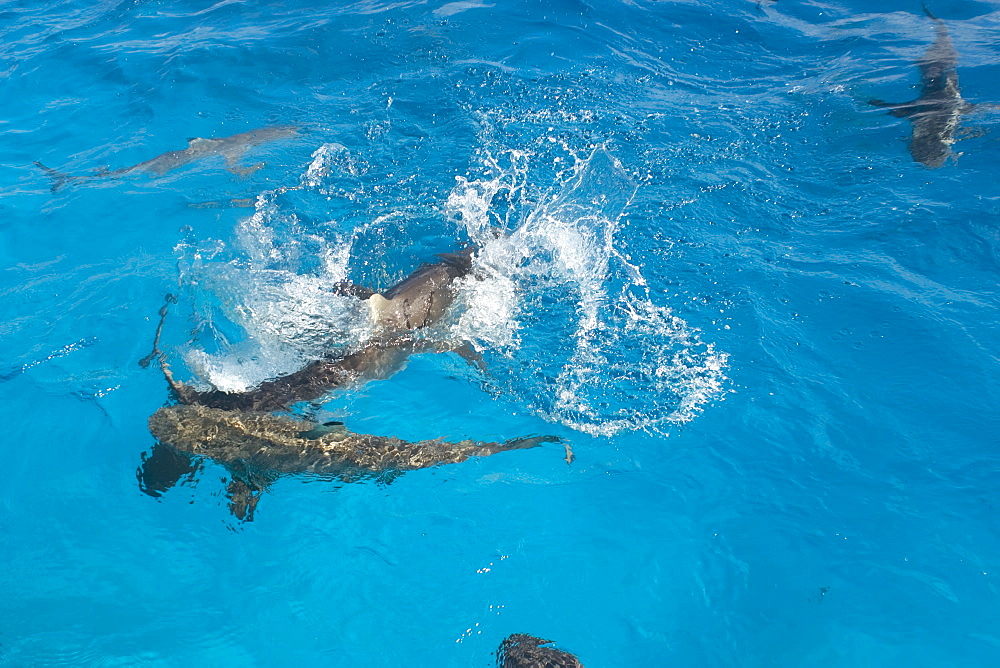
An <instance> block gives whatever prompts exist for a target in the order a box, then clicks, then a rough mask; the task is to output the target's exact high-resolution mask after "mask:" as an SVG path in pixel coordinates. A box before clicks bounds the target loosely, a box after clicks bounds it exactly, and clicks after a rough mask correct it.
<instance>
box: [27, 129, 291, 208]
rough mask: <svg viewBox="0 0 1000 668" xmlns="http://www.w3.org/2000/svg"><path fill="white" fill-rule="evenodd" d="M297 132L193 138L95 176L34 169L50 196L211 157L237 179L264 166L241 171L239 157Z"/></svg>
mask: <svg viewBox="0 0 1000 668" xmlns="http://www.w3.org/2000/svg"><path fill="white" fill-rule="evenodd" d="M298 131H299V129H298V128H297V127H295V126H291V125H276V126H273V127H267V128H259V129H257V130H251V131H250V132H241V133H240V134H235V135H231V136H229V137H218V138H213V137H207V138H206V137H194V138H192V139H188V146H187V148H185V149H182V150H179V151H167V152H166V153H163V154H161V155H158V156H156V157H155V158H152V159H150V160H146V161H145V162H140V163H139V164H136V165H131V166H129V167H122V168H121V169H115V170H113V171H109V170H106V169H105V170H102V171H99V172H97V173H95V174H86V175H75V176H74V175H70V174H65V173H63V172H60V171H58V170H56V169H52V168H51V167H46V166H45V165H43V164H42V163H40V162H37V161H36V162H35V165H36V166H37V167H39V168H41V169H42V170H44V171H45V173H46V174H48V175H49V176H51V177H52V191H53V192H55V191H57V190H59V189H60V188H62V187H63V186H64V185H66V184H67V183H71V182H73V181H82V180H87V179H108V178H118V177H121V176H125V175H127V174H132V173H135V172H149V173H150V174H154V175H155V176H163V175H164V174H166V173H167V172H169V171H171V170H173V169H177V168H178V167H183V166H184V165H187V164H190V163H192V162H194V161H195V160H201V159H202V158H211V157H223V158H225V160H226V168H227V169H229V171H231V172H233V173H235V174H239V175H240V176H247V175H249V174H252V173H253V172H255V171H257V170H258V169H260V168H261V167H263V166H264V163H262V162H260V163H257V164H255V165H251V166H249V167H242V166H240V164H239V161H240V159H241V158H242V157H243V154H244V153H246V152H247V151H248V150H249V149H251V148H253V147H254V146H259V145H260V144H266V143H268V142H272V141H277V140H279V139H285V138H287V137H294V136H295V135H296V134H298Z"/></svg>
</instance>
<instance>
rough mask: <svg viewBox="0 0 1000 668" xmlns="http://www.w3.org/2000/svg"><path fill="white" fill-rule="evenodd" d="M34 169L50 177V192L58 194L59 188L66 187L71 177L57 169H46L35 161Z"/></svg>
mask: <svg viewBox="0 0 1000 668" xmlns="http://www.w3.org/2000/svg"><path fill="white" fill-rule="evenodd" d="M35 167H38V168H39V169H41V170H42V171H43V172H45V173H46V174H48V175H49V176H51V177H52V192H58V191H59V189H60V188H62V187H63V186H64V185H66V184H67V183H68V182H69V181H70V180H71V179H72V178H73V177H72V176H70V175H69V174H67V173H65V172H60V171H59V170H58V169H52V168H51V167H46V166H45V165H43V164H42V163H40V162H39V161H37V160H35Z"/></svg>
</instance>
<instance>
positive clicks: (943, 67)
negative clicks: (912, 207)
mask: <svg viewBox="0 0 1000 668" xmlns="http://www.w3.org/2000/svg"><path fill="white" fill-rule="evenodd" d="M923 9H924V13H925V14H927V16H928V17H930V18H931V19H932V20H933V21H934V29H935V31H936V33H937V37H936V38H935V40H934V43H933V44H932V45H931V46H930V48H929V49H927V53H925V54H924V56H923V57H922V58H921V59H920V60H918V61H917V67H918V68H919V69H920V83H921V84H922V86H923V88H922V89H921V91H920V97H918V98H917V99H915V100H912V101H910V102H901V103H893V102H884V101H882V100H869V102H868V103H869V104H871V105H873V106H876V107H884V108H887V109H889V110H890V111H889V113H890V114H892V115H893V116H896V117H898V118H906V119H909V121H910V123H911V124H912V125H913V134H912V135H911V137H910V143H909V148H910V155H912V156H913V159H914V160H916V161H917V162H919V163H921V164H922V165H925V166H926V167H930V168H932V169H933V168H935V167H940V166H942V165H943V164H944V163H945V161H946V160H947V159H948V158H949V157H954V158H955V159H957V157H958V155H959V154H956V153H954V152H953V151H952V150H951V147H952V145H953V144H954V143H955V132H956V131H957V130H958V127H959V123H960V121H961V118H962V115H964V114H968V113H969V112H971V111H972V110H973V109H974V108H975V105H973V104H971V103H969V102H967V101H966V100H964V99H962V94H961V91H960V90H959V87H958V72H957V70H956V69H955V68H956V66H957V65H958V52H956V51H955V47H954V46H953V45H952V43H951V37H950V36H949V35H948V28H947V27H945V25H944V21H942V20H941V19H939V18H938V17H936V16H934V14H932V13H931V11H930V10H929V9H927V7H926V5H924V6H923Z"/></svg>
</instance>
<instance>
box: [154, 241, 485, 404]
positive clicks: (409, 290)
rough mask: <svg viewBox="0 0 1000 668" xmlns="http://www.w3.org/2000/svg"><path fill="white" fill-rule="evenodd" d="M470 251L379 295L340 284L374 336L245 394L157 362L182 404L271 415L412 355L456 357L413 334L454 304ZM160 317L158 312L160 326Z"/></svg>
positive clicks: (446, 257)
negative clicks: (362, 306)
mask: <svg viewBox="0 0 1000 668" xmlns="http://www.w3.org/2000/svg"><path fill="white" fill-rule="evenodd" d="M474 252H475V248H474V247H471V246H470V247H469V248H466V249H465V250H463V251H461V252H458V253H442V254H440V255H438V256H437V257H438V261H437V262H431V263H426V264H423V265H421V266H420V267H418V268H417V270H416V271H414V272H413V273H412V274H410V275H409V276H407V277H406V278H405V279H403V280H402V281H400V282H399V283H397V284H396V285H394V286H392V287H391V288H389V289H388V290H386V291H385V292H384V293H378V292H375V291H373V290H371V289H368V288H365V287H362V286H358V285H353V284H350V283H341V284H340V285H339V286H338V287H337V289H338V291H339V292H340V293H342V294H350V295H353V296H356V297H358V298H361V299H364V300H365V301H366V302H367V303H368V304H369V306H370V309H371V315H372V320H373V324H374V326H375V332H376V336H375V337H374V338H373V339H371V340H369V341H368V342H366V343H365V344H364V345H363V346H361V347H360V348H359V349H358V350H355V351H354V352H351V353H349V354H346V355H342V356H338V357H330V358H322V359H319V360H316V361H314V362H311V363H309V364H307V365H306V366H305V367H303V368H302V369H300V370H298V371H295V372H293V373H290V374H288V375H285V376H281V377H279V378H275V379H273V380H268V381H264V382H263V383H261V384H260V385H258V386H257V387H255V388H253V389H251V390H247V391H245V392H225V391H222V390H197V389H195V388H194V387H191V386H190V385H184V384H182V383H179V382H177V381H176V380H175V379H174V377H173V374H172V373H171V371H170V369H169V367H168V366H167V365H166V364H165V363H162V358H161V366H162V367H163V371H164V374H165V376H166V378H167V383H168V384H169V385H170V389H171V390H172V392H173V394H174V396H175V398H176V399H177V401H179V402H180V403H183V404H197V405H200V406H208V407H211V408H222V409H226V410H240V411H276V410H284V409H287V408H289V407H290V406H291V405H292V404H294V403H298V402H300V401H312V400H314V399H317V398H319V397H321V396H323V395H324V394H326V393H327V392H330V391H331V390H334V389H337V388H339V387H343V386H345V385H347V384H349V383H351V382H353V381H355V380H358V379H360V378H386V377H388V376H390V375H392V373H394V372H395V371H396V370H398V369H399V368H400V367H401V366H402V364H403V362H405V361H406V358H407V357H409V356H410V355H411V354H414V353H418V352H431V351H440V350H456V351H457V352H462V348H461V347H460V346H459V347H455V346H451V347H449V346H447V345H444V344H441V343H434V342H432V341H428V340H426V339H422V338H419V337H417V336H414V333H415V332H417V331H418V330H421V329H424V328H427V327H429V326H431V325H433V324H435V323H436V322H438V321H439V320H440V319H441V318H442V317H443V316H444V314H445V313H446V312H447V310H448V307H449V306H451V303H452V302H453V301H454V299H455V289H454V285H453V283H454V281H455V279H457V278H460V277H462V276H465V275H467V274H468V273H469V271H471V269H472V255H473V253H474ZM165 314H166V313H165V311H163V310H161V313H160V317H161V323H162V318H163V316H164V315H165ZM157 333H159V329H158V330H157ZM157 340H158V339H157ZM153 347H154V353H151V354H150V356H148V357H147V358H146V359H145V360H143V362H145V363H146V364H148V363H149V361H151V359H152V358H153V357H154V356H155V354H156V353H158V352H159V351H158V349H157V346H156V344H155V343H154V346H153ZM143 366H145V364H143Z"/></svg>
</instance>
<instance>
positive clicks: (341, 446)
mask: <svg viewBox="0 0 1000 668" xmlns="http://www.w3.org/2000/svg"><path fill="white" fill-rule="evenodd" d="M474 252H475V249H474V248H472V247H470V248H467V249H465V250H463V251H461V252H459V253H446V254H442V255H438V261H437V262H432V263H427V264H423V265H421V266H420V267H419V268H418V269H417V270H416V271H414V272H413V273H412V274H410V275H409V276H408V277H407V278H405V279H403V280H402V281H401V282H399V283H397V284H396V285H394V286H393V287H391V288H390V289H388V290H386V291H385V292H383V293H376V292H374V291H372V290H370V289H367V288H363V287H360V286H356V285H353V284H347V283H344V284H341V285H340V286H339V291H341V292H342V293H344V294H350V295H353V296H355V297H358V298H359V299H365V300H368V301H369V302H371V300H372V299H374V303H370V306H371V313H372V319H373V322H374V324H375V326H376V327H375V331H376V333H377V337H376V338H375V339H374V340H372V341H369V342H367V343H366V344H365V345H363V346H362V347H361V348H360V349H358V350H356V351H354V352H352V353H349V354H346V355H342V356H339V357H330V358H324V359H320V360H316V361H314V362H312V363H310V364H307V365H306V366H305V367H303V368H302V369H300V370H298V371H295V372H293V373H290V374H287V375H285V376H281V377H278V378H275V379H272V380H268V381H265V382H263V383H261V384H260V385H258V386H256V387H255V388H253V389H251V390H248V391H245V392H224V391H221V390H197V389H196V388H194V387H192V386H190V385H186V384H183V383H179V382H178V381H177V380H176V379H175V378H174V376H173V373H172V372H171V370H170V368H169V366H168V364H167V363H166V361H165V360H164V354H163V352H162V351H161V350H159V338H160V334H161V332H162V329H163V322H164V318H165V317H166V314H167V306H168V305H169V304H171V303H176V299H175V298H174V297H173V296H172V295H168V296H167V303H166V304H164V306H163V307H162V308H161V309H160V312H159V314H160V324H159V326H158V327H157V330H156V336H155V339H154V343H153V351H152V352H151V353H150V354H149V355H147V356H146V357H145V358H144V359H143V360H141V361H140V365H142V366H148V364H149V363H150V362H152V361H153V360H154V359H159V360H160V366H161V369H162V371H163V374H164V376H165V377H166V380H167V383H168V385H169V387H170V390H171V394H172V395H173V398H174V399H175V400H176V402H177V403H175V404H173V405H170V406H165V407H163V408H161V409H159V410H158V411H156V413H154V414H153V416H152V417H150V419H149V429H150V432H151V433H152V435H153V436H154V437H155V438H156V440H157V442H156V444H155V445H154V446H153V449H152V451H151V453H150V454H149V456H144V458H143V461H142V464H141V465H140V467H139V469H138V470H137V472H136V476H137V479H138V481H139V486H140V489H141V490H142V491H144V492H146V493H147V494H149V495H150V496H154V497H155V496H160V495H161V494H162V493H163V492H165V491H166V490H167V489H169V488H171V487H172V486H173V485H175V484H176V483H177V482H178V481H180V480H181V479H182V478H184V477H193V475H194V474H195V472H196V471H197V470H198V467H199V465H198V463H197V461H196V460H195V459H192V458H193V457H208V458H210V459H212V460H214V461H217V462H219V463H220V464H222V465H223V466H225V467H226V468H227V469H228V470H229V472H230V473H231V475H232V481H231V482H230V483H229V487H228V497H229V500H230V504H229V505H230V510H231V511H232V512H233V514H234V515H235V516H236V517H237V518H238V519H240V520H244V519H246V520H249V519H252V518H253V513H254V510H255V508H256V505H257V501H258V499H259V497H260V494H261V493H262V492H263V490H264V489H265V488H266V487H267V485H268V484H270V482H273V480H275V479H276V478H277V477H278V476H279V475H281V474H288V473H307V472H310V473H322V474H328V475H336V476H338V477H341V478H342V479H345V480H349V479H352V478H357V477H359V476H364V475H370V476H374V475H382V476H386V475H387V474H393V473H396V472H401V471H407V470H414V469H418V468H426V467H429V466H435V465H438V464H445V463H458V462H461V461H465V460H466V459H468V458H470V457H477V456H478V457H483V456H488V455H491V454H495V453H497V452H503V451H506V450H515V449H521V448H530V447H535V446H537V445H540V444H541V443H545V442H552V441H559V440H560V439H558V438H556V437H552V436H540V437H529V438H519V439H513V440H509V441H504V442H502V443H485V442H479V441H471V440H463V441H458V442H447V441H443V440H440V439H435V440H427V441H418V442H407V441H403V440H401V439H398V438H393V437H388V436H373V435H368V434H357V433H354V432H350V431H347V429H346V428H345V427H344V426H343V424H342V423H339V422H328V423H323V424H317V423H315V422H310V421H306V420H299V419H295V418H292V417H288V416H283V415H276V414H274V413H273V412H272V411H280V410H286V409H288V408H289V407H290V406H291V405H292V404H294V403H297V402H300V401H311V400H315V399H318V398H319V397H322V396H323V395H324V394H326V393H328V392H330V391H331V390H333V389H335V388H339V387H343V386H345V385H347V384H349V383H351V382H354V381H357V380H359V379H371V378H384V377H388V376H389V375H391V374H392V373H394V372H395V371H396V370H398V369H399V368H400V367H401V366H402V365H403V363H404V362H405V360H406V358H407V357H408V356H409V355H411V354H414V353H416V352H429V351H432V350H441V349H442V348H441V346H440V344H434V343H432V342H429V341H427V340H425V339H422V338H419V337H417V336H414V333H415V332H416V331H417V330H420V329H422V328H426V327H429V326H431V325H433V324H434V323H436V322H438V321H439V320H440V319H441V318H442V317H443V316H444V314H445V313H446V312H447V310H448V308H449V306H450V305H451V303H452V301H453V300H454V287H453V285H452V284H453V282H454V280H455V279H456V278H459V277H461V276H464V275H466V274H468V272H469V271H470V270H471V268H472V257H473V253H474ZM445 349H447V348H445ZM564 447H565V448H566V457H567V459H566V461H567V462H569V461H571V459H572V451H571V450H570V449H569V445H568V444H565V443H564Z"/></svg>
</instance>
